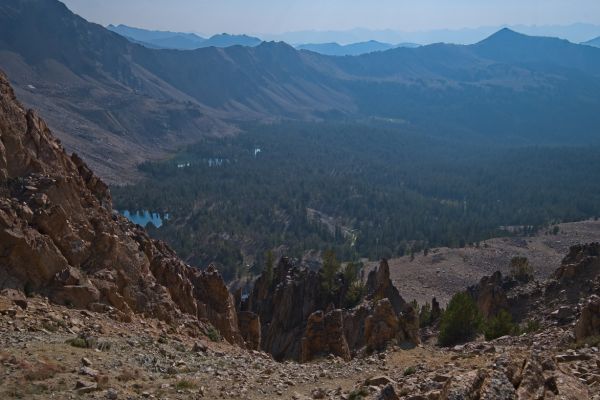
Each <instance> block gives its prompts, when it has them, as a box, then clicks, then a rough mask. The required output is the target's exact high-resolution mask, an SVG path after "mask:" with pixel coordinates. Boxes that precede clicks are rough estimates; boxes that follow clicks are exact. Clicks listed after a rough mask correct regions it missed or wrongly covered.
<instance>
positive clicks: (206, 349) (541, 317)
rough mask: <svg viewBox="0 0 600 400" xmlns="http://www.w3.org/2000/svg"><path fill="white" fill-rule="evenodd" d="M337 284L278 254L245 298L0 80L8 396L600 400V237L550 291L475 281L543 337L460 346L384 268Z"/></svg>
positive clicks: (1, 342) (1, 271)
mask: <svg viewBox="0 0 600 400" xmlns="http://www.w3.org/2000/svg"><path fill="white" fill-rule="evenodd" d="M334 279H335V282H336V290H334V291H333V292H332V291H330V290H325V289H324V287H323V285H322V278H321V277H320V276H319V274H317V273H315V272H313V271H310V270H308V269H303V268H299V267H296V266H294V265H293V264H292V263H290V262H289V261H288V260H286V259H282V260H281V262H280V263H279V264H278V266H277V268H276V269H275V270H274V271H273V276H272V277H268V276H267V275H263V276H262V277H261V278H260V279H259V280H258V281H257V282H256V284H255V286H254V289H253V291H252V293H251V294H250V296H249V297H247V298H245V299H242V298H241V296H235V297H234V296H232V295H231V294H230V293H229V292H228V290H227V288H226V287H225V284H224V283H223V280H222V279H221V277H220V276H219V274H218V272H217V271H216V270H215V269H214V268H210V267H209V268H208V269H207V270H206V271H205V272H201V271H198V270H196V269H193V268H191V267H189V266H187V265H186V264H184V263H183V262H181V261H180V260H179V259H178V258H177V257H176V256H175V254H174V253H173V252H172V251H171V250H170V249H169V248H168V247H167V246H166V245H164V244H163V243H160V242H157V241H154V240H152V239H150V238H149V237H148V236H147V234H146V233H145V232H144V231H143V230H142V229H140V228H139V227H136V226H134V225H133V224H131V223H129V222H128V221H127V220H125V219H124V218H122V217H120V216H118V215H117V214H116V213H114V212H113V211H112V210H111V204H110V194H109V192H108V190H107V188H106V186H105V185H104V184H103V183H102V182H101V181H100V180H98V179H97V178H96V177H95V176H94V174H93V173H92V172H91V171H90V170H89V169H88V168H87V167H86V165H85V164H84V163H83V162H82V161H81V160H80V159H79V158H78V157H77V156H76V155H73V156H71V157H68V156H67V155H66V153H65V152H64V150H63V149H62V147H61V145H60V143H59V142H58V141H57V140H56V139H55V138H54V137H53V136H52V134H51V133H50V132H49V130H48V128H47V127H46V125H45V123H44V122H43V121H42V120H41V119H40V118H39V117H38V116H37V115H36V114H35V113H34V112H33V111H27V110H25V109H23V107H22V106H21V105H20V104H19V103H18V102H17V101H16V99H15V97H14V94H13V91H12V89H11V88H10V86H9V85H8V83H7V81H6V78H5V77H4V75H0V377H1V380H0V398H40V399H45V398H76V397H81V398H106V399H127V398H160V399H166V398H180V399H188V398H207V399H215V398H225V399H229V398H243V399H261V398H270V397H274V396H276V397H281V398H294V399H303V398H313V399H359V398H377V399H384V400H386V399H392V400H393V399H400V398H403V399H411V400H418V399H428V400H429V399H430V400H437V399H439V400H445V399H490V400H491V399H573V400H575V399H595V400H597V399H600V352H599V350H598V343H600V297H599V296H600V245H599V244H591V245H585V246H576V247H573V248H572V249H571V252H570V253H569V254H568V255H567V257H566V258H565V259H564V261H563V263H562V265H561V266H560V268H559V269H557V270H556V272H555V273H554V274H553V275H552V277H551V278H550V279H549V280H547V281H544V282H536V281H527V280H526V281H523V282H521V281H518V280H516V279H514V278H511V277H508V278H507V277H503V276H502V275H501V274H499V273H498V274H494V275H492V276H490V277H485V278H484V279H482V280H481V282H480V283H479V284H478V285H476V286H473V287H471V288H468V289H467V293H469V294H470V296H471V297H472V298H473V299H474V300H475V301H476V302H477V305H478V307H479V309H480V311H481V312H482V313H483V314H484V315H485V316H493V315H495V314H497V313H498V312H499V311H500V310H508V311H509V312H510V313H511V314H512V316H513V318H514V319H515V320H516V321H517V322H520V323H521V325H525V324H528V323H529V325H532V326H533V325H535V328H532V329H528V330H527V331H526V333H524V334H522V335H520V336H516V337H514V336H505V337H500V338H498V339H496V340H493V341H484V340H483V339H482V338H478V339H477V340H476V341H474V342H472V343H468V344H466V345H461V346H456V347H454V348H440V347H438V346H437V345H436V341H435V338H436V335H437V333H438V332H437V325H436V322H437V321H436V320H437V318H438V316H439V312H436V313H434V315H436V317H434V318H433V320H434V321H433V322H434V324H433V326H431V327H427V328H424V329H419V319H418V316H417V315H416V310H415V309H414V308H413V306H412V305H410V304H408V303H406V302H405V301H404V300H403V299H402V297H401V296H400V293H399V292H398V290H397V289H396V288H395V287H394V286H393V285H392V283H391V280H390V276H389V267H388V265H387V262H385V261H383V262H382V263H381V264H380V265H379V267H378V268H377V269H375V270H373V271H372V272H371V273H370V274H369V276H368V277H367V279H366V280H365V296H364V298H363V299H362V300H361V301H360V302H358V304H357V305H355V306H353V307H347V305H346V304H344V301H343V299H345V298H346V297H345V295H344V294H345V292H347V291H348V290H349V289H350V286H349V283H348V282H346V281H344V276H343V274H338V275H336V276H335V277H334ZM433 309H436V308H435V307H433ZM437 311H439V310H437ZM532 321H535V324H533V323H532ZM222 338H224V339H225V340H222ZM281 360H296V361H302V362H304V363H302V364H300V363H298V362H296V361H281Z"/></svg>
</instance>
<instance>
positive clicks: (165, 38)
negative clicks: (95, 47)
mask: <svg viewBox="0 0 600 400" xmlns="http://www.w3.org/2000/svg"><path fill="white" fill-rule="evenodd" d="M106 29H108V30H110V31H113V32H116V33H118V34H119V35H121V36H124V37H126V38H127V39H129V40H130V41H132V42H134V43H139V44H141V45H144V46H146V47H149V48H153V49H176V50H194V49H199V48H203V47H211V46H214V47H229V46H251V47H252V46H258V45H259V44H260V43H261V42H262V40H260V39H259V38H256V37H252V36H248V35H229V34H227V33H222V34H218V35H213V36H211V37H210V38H208V39H206V38H203V37H200V36H198V35H196V34H195V33H183V32H169V31H151V30H146V29H140V28H133V27H130V26H127V25H117V26H115V25H108V26H107V27H106Z"/></svg>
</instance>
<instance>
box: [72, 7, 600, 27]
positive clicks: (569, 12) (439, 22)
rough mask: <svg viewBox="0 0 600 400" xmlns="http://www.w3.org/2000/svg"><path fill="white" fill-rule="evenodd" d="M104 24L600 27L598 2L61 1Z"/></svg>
mask: <svg viewBox="0 0 600 400" xmlns="http://www.w3.org/2000/svg"><path fill="white" fill-rule="evenodd" d="M63 1H64V3H65V4H67V5H68V6H69V8H71V10H73V11H75V12H76V13H78V14H80V15H82V16H83V17H85V18H86V19H88V20H90V21H93V22H98V23H101V24H103V25H106V24H109V23H112V24H127V25H132V26H138V27H143V28H149V29H161V30H177V31H190V32H198V33H203V34H214V33H220V32H229V33H255V34H260V33H281V32H289V31H299V30H313V29H314V30H346V29H351V28H356V27H362V28H370V29H388V28H389V29H394V30H402V31H419V30H430V29H439V28H450V29H457V28H463V27H479V26H496V25H503V24H511V25H514V24H526V25H536V24H537V25H550V24H559V25H564V24H571V23H574V22H585V23H593V24H600V0H213V1H209V0H63Z"/></svg>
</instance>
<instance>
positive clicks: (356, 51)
mask: <svg viewBox="0 0 600 400" xmlns="http://www.w3.org/2000/svg"><path fill="white" fill-rule="evenodd" d="M295 47H296V48H297V49H299V50H309V51H313V52H315V53H319V54H323V55H328V56H359V55H362V54H368V53H373V52H375V51H386V50H390V49H395V48H397V47H411V48H414V47H419V45H418V44H415V43H400V44H396V45H394V44H390V43H382V42H378V41H376V40H369V41H367V42H360V43H351V44H347V45H341V44H339V43H335V42H333V43H306V44H300V45H297V46H295Z"/></svg>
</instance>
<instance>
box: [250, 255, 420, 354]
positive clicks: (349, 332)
mask: <svg viewBox="0 0 600 400" xmlns="http://www.w3.org/2000/svg"><path fill="white" fill-rule="evenodd" d="M273 275H274V277H273V280H272V281H271V282H268V281H267V278H266V277H265V276H261V277H259V278H258V280H257V281H256V283H255V285H254V288H253V291H252V293H251V294H250V296H249V298H248V300H247V301H246V302H245V303H244V304H243V305H242V310H244V311H250V312H253V313H255V314H257V315H258V316H259V317H260V321H261V348H262V349H263V350H265V351H266V352H269V353H271V354H272V355H273V356H274V357H275V359H278V360H281V359H296V360H303V361H308V360H312V359H314V358H316V357H319V356H323V355H327V354H334V355H337V356H340V357H342V358H344V359H349V358H350V355H351V354H352V353H353V352H354V351H356V350H359V349H361V348H363V347H368V348H370V349H373V350H378V349H382V348H384V347H385V345H386V344H387V343H388V342H390V341H392V340H395V341H397V342H410V343H412V344H415V343H418V342H419V335H418V329H419V321H418V316H417V315H416V312H415V310H414V309H413V308H412V306H410V305H409V304H408V303H406V302H405V301H404V300H403V299H402V297H400V294H399V293H398V291H397V290H396V288H395V287H394V286H393V285H392V283H391V280H390V277H389V267H388V266H387V262H385V260H384V261H383V262H382V264H381V266H380V268H378V269H376V270H374V271H372V272H371V274H370V275H369V279H368V283H367V286H366V287H367V293H368V295H367V297H366V298H365V300H364V301H363V302H362V303H361V304H359V305H358V306H356V307H354V308H353V309H342V305H343V296H342V294H343V293H345V292H346V290H347V287H346V286H345V285H346V283H345V282H344V281H343V276H342V275H341V274H340V275H339V277H338V279H337V281H338V283H339V289H338V291H337V292H336V293H333V295H332V294H327V293H324V291H323V287H322V285H321V280H320V276H319V273H318V272H315V271H312V270H309V269H306V268H301V267H297V266H294V265H293V264H292V263H291V262H290V261H289V260H288V259H285V258H283V259H282V260H281V261H280V262H279V264H278V265H277V267H276V268H275V271H274V274H273ZM332 299H333V300H332ZM394 305H395V306H396V307H394Z"/></svg>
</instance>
